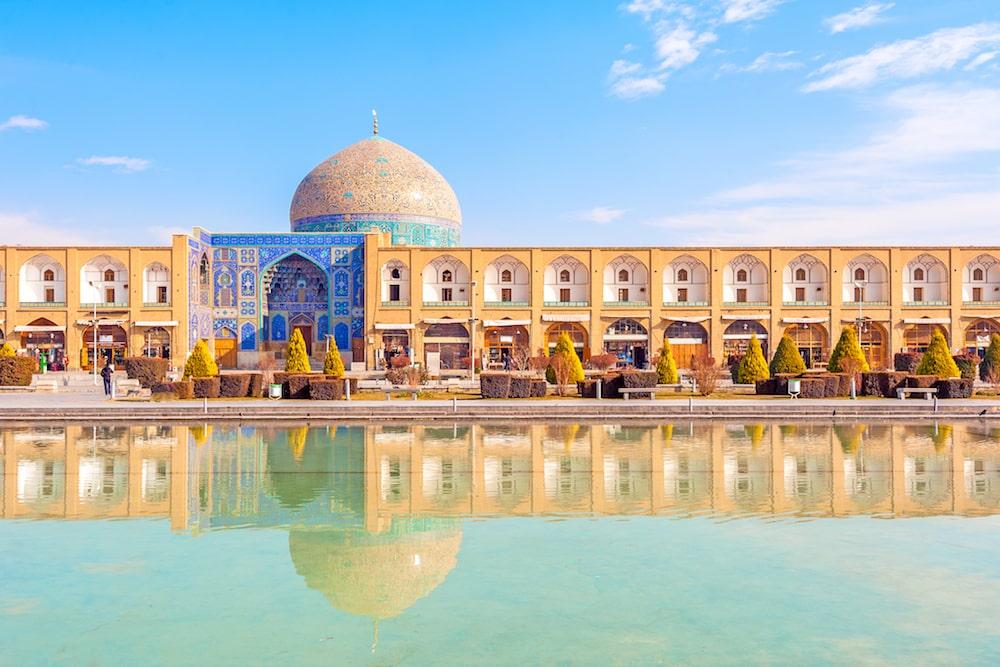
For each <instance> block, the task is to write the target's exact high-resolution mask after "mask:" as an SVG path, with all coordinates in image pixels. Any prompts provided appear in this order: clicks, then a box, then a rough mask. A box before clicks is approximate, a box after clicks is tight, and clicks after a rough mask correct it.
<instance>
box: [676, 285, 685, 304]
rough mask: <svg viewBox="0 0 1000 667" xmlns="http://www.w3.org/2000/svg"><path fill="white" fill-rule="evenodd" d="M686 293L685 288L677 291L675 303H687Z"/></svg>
mask: <svg viewBox="0 0 1000 667" xmlns="http://www.w3.org/2000/svg"><path fill="white" fill-rule="evenodd" d="M687 300H688V291H687V288H686V287H681V288H680V289H678V290H677V301H679V302H680V303H687Z"/></svg>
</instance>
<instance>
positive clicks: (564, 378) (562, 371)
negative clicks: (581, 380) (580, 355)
mask: <svg viewBox="0 0 1000 667" xmlns="http://www.w3.org/2000/svg"><path fill="white" fill-rule="evenodd" d="M549 363H550V365H551V366H552V372H553V374H555V376H556V388H557V391H558V392H559V395H560V396H565V395H566V387H567V386H568V385H569V384H570V381H571V380H572V378H573V364H572V363H570V361H569V359H567V358H566V355H565V354H555V355H553V356H552V358H551V359H550V361H549Z"/></svg>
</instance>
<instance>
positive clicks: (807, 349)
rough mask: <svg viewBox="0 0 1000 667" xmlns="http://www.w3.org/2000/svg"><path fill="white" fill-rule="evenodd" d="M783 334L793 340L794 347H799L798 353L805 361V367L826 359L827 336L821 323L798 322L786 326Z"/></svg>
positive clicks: (827, 352)
mask: <svg viewBox="0 0 1000 667" xmlns="http://www.w3.org/2000/svg"><path fill="white" fill-rule="evenodd" d="M785 334H786V335H787V336H789V337H790V338H791V339H792V340H793V341H794V342H795V347H797V348H799V354H801V355H802V360H803V361H805V362H806V368H812V367H813V366H815V365H816V364H818V363H824V362H825V361H826V360H827V357H828V356H829V336H827V333H826V328H825V327H824V326H823V325H822V324H817V323H815V322H810V323H805V322H799V323H797V324H792V325H790V326H788V327H787V328H786V329H785Z"/></svg>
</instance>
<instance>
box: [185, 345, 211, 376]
mask: <svg viewBox="0 0 1000 667" xmlns="http://www.w3.org/2000/svg"><path fill="white" fill-rule="evenodd" d="M218 374H219V365H218V364H217V363H215V359H214V358H213V357H212V352H211V351H210V350H209V349H208V343H206V342H205V341H204V340H199V341H198V342H197V343H195V346H194V349H193V350H192V351H191V356H190V357H188V360H187V362H185V364H184V377H186V378H208V377H213V376H215V375H218Z"/></svg>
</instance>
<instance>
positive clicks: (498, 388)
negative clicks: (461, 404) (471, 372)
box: [479, 373, 511, 398]
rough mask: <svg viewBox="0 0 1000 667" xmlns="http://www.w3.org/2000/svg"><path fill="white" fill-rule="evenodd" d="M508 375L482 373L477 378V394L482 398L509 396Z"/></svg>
mask: <svg viewBox="0 0 1000 667" xmlns="http://www.w3.org/2000/svg"><path fill="white" fill-rule="evenodd" d="M510 377H511V376H510V373H482V374H481V375H480V376H479V393H480V394H481V395H482V397H483V398H507V397H508V396H510Z"/></svg>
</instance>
